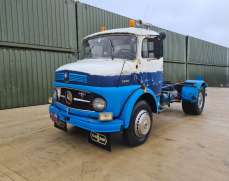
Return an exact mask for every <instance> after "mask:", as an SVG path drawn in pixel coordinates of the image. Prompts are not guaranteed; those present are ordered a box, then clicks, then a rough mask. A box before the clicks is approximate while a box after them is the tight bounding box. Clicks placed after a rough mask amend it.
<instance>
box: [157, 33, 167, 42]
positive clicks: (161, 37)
mask: <svg viewBox="0 0 229 181" xmlns="http://www.w3.org/2000/svg"><path fill="white" fill-rule="evenodd" d="M158 38H159V39H160V40H164V39H165V38H166V34H165V32H160V33H159V36H158Z"/></svg>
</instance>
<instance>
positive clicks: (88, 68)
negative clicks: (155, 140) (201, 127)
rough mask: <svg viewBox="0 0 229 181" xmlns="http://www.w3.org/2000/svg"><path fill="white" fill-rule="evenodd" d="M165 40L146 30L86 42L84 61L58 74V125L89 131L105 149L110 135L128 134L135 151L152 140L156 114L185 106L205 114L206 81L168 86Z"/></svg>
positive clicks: (54, 113)
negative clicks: (166, 109)
mask: <svg viewBox="0 0 229 181" xmlns="http://www.w3.org/2000/svg"><path fill="white" fill-rule="evenodd" d="M164 38H165V34H164V33H160V34H158V33H157V32H154V31H151V30H146V29H141V28H122V29H112V30H107V31H103V32H98V33H95V34H92V35H89V36H87V37H85V38H84V40H83V54H84V58H83V59H81V60H77V61H76V62H75V63H70V64H67V65H63V66H61V67H60V68H58V69H57V70H56V72H55V82H54V88H55V90H54V94H53V97H52V102H51V105H50V107H49V113H50V117H51V119H52V120H53V121H54V125H55V126H56V127H58V128H62V129H65V130H66V127H67V125H68V124H70V125H73V126H76V127H79V128H82V129H84V130H87V131H88V132H89V133H90V134H89V135H90V137H91V139H92V140H93V141H94V142H97V143H99V144H102V145H106V144H107V137H106V135H107V134H110V133H115V132H122V133H123V136H124V138H125V140H126V142H127V143H128V144H129V145H130V146H137V145H140V144H142V143H144V142H145V141H146V140H147V137H148V135H149V133H150V130H151V127H152V117H153V113H160V112H161V111H162V110H163V109H164V108H166V107H168V106H170V104H171V103H173V102H181V104H182V108H183V111H184V112H185V113H186V114H192V115H199V114H201V112H202V111H203V108H204V103H205V89H206V87H207V84H206V83H205V82H204V81H202V80H186V81H184V82H180V83H168V82H167V83H166V82H164V81H163V40H164Z"/></svg>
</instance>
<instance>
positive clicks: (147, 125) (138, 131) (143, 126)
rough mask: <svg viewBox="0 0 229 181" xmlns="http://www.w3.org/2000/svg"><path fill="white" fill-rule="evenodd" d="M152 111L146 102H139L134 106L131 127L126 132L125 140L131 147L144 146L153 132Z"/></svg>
mask: <svg viewBox="0 0 229 181" xmlns="http://www.w3.org/2000/svg"><path fill="white" fill-rule="evenodd" d="M151 127H152V111H151V108H150V106H149V105H148V104H147V102H146V101H139V102H137V104H136V105H135V106H134V109H133V112H132V116H131V121H130V126H129V128H128V129H127V130H125V131H124V139H125V140H126V142H127V144H128V145H129V146H131V147H133V146H138V145H141V144H143V143H144V142H145V141H146V140H147V138H148V136H149V133H150V131H151Z"/></svg>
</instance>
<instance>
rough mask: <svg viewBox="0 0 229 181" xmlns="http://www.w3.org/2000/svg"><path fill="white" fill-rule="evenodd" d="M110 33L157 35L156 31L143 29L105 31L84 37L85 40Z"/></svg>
mask: <svg viewBox="0 0 229 181" xmlns="http://www.w3.org/2000/svg"><path fill="white" fill-rule="evenodd" d="M111 33H128V34H134V35H140V36H157V35H159V34H158V33H157V32H156V31H152V30H147V29H143V28H119V29H111V30H106V31H101V32H98V33H94V34H91V35H88V36H86V37H85V38H89V37H93V36H97V35H105V34H111Z"/></svg>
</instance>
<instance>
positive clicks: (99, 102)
mask: <svg viewBox="0 0 229 181" xmlns="http://www.w3.org/2000/svg"><path fill="white" fill-rule="evenodd" d="M92 106H93V108H94V109H95V111H98V112H101V111H103V110H104V109H105V107H106V102H105V100H104V99H102V98H95V99H94V100H93V102H92Z"/></svg>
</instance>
